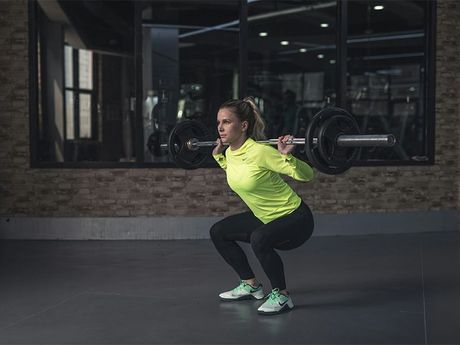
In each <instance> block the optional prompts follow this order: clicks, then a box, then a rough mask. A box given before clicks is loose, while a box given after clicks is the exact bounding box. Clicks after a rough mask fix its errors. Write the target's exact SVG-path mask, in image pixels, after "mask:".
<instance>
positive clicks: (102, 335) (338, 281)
mask: <svg viewBox="0 0 460 345" xmlns="http://www.w3.org/2000/svg"><path fill="white" fill-rule="evenodd" d="M244 248H245V249H247V250H249V247H248V246H247V245H244ZM459 249H460V232H455V233H452V232H451V233H431V234H413V235H378V236H356V237H313V238H312V239H311V240H310V241H309V242H307V244H305V245H304V246H303V247H301V248H298V249H296V250H293V251H290V252H282V254H281V255H282V257H283V258H284V262H285V270H286V275H287V283H288V287H289V288H290V290H291V293H292V296H293V301H294V304H295V305H296V308H295V309H294V310H293V311H291V312H289V313H286V314H282V315H276V316H260V315H258V314H257V312H256V309H257V307H258V306H259V305H260V304H261V302H259V301H241V302H233V303H229V302H220V301H219V300H218V298H217V294H218V293H219V292H221V291H223V290H226V289H229V288H231V287H234V286H235V285H236V284H237V283H238V277H237V276H236V275H235V274H234V273H233V271H231V269H230V268H229V267H227V266H226V264H225V263H224V261H223V260H222V259H221V258H220V257H219V256H218V254H217V252H216V251H215V250H214V248H213V246H212V243H211V242H210V241H208V240H195V241H91V242H90V241H2V242H0V250H1V251H0V253H1V256H0V260H1V262H0V263H1V265H0V344H370V343H372V344H460V327H459V326H460V321H459V320H460V250H459ZM249 259H250V261H251V263H253V267H254V271H255V272H256V274H257V275H258V277H259V278H260V280H262V282H263V283H264V285H265V287H266V288H267V290H268V288H269V285H268V281H267V278H266V277H265V276H264V275H263V273H262V272H261V270H260V267H259V265H258V264H257V262H256V260H255V258H254V256H252V254H250V255H249Z"/></svg>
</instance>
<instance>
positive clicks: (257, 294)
mask: <svg viewBox="0 0 460 345" xmlns="http://www.w3.org/2000/svg"><path fill="white" fill-rule="evenodd" d="M219 297H220V298H221V299H222V300H224V301H240V300H245V299H263V298H264V292H263V290H262V284H259V286H257V287H253V286H252V285H250V284H248V283H245V282H244V281H240V284H239V285H238V286H237V287H236V288H234V289H232V290H230V291H226V292H222V293H221V294H219Z"/></svg>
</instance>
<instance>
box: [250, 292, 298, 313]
mask: <svg viewBox="0 0 460 345" xmlns="http://www.w3.org/2000/svg"><path fill="white" fill-rule="evenodd" d="M292 308H294V304H293V303H292V299H291V297H290V296H285V295H283V294H282V293H280V290H279V289H273V290H272V292H270V294H269V295H268V296H267V300H266V301H265V303H264V304H262V305H261V306H260V307H259V309H257V312H258V313H259V314H263V315H274V314H279V313H282V312H285V311H289V310H291V309H292Z"/></svg>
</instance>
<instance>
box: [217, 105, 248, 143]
mask: <svg viewBox="0 0 460 345" xmlns="http://www.w3.org/2000/svg"><path fill="white" fill-rule="evenodd" d="M247 129H248V122H247V121H243V122H241V121H240V119H238V117H237V116H236V115H235V114H234V113H233V112H232V111H231V110H230V109H228V108H222V109H220V110H219V112H218V113H217V131H218V132H219V136H220V139H221V140H222V142H224V143H228V144H230V145H231V144H232V143H236V142H239V141H241V140H242V139H243V138H244V139H246V131H247Z"/></svg>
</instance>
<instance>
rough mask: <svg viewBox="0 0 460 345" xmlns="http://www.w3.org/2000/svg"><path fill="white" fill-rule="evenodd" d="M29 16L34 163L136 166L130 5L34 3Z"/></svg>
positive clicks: (131, 5) (62, 2) (65, 2)
mask: <svg viewBox="0 0 460 345" xmlns="http://www.w3.org/2000/svg"><path fill="white" fill-rule="evenodd" d="M32 12H33V13H32V14H33V16H32V18H33V21H34V25H35V26H36V29H37V31H38V33H37V36H36V42H35V45H34V47H35V51H34V53H35V54H37V55H36V59H35V60H34V59H32V61H35V63H36V64H35V67H34V70H33V72H36V73H32V74H31V75H34V74H35V76H36V88H33V91H32V92H37V95H36V96H37V97H33V96H32V97H31V99H36V103H37V104H35V109H36V114H35V116H32V128H33V130H34V134H35V136H34V137H35V138H36V141H35V142H34V143H32V145H35V147H36V148H37V149H36V151H35V152H34V151H33V152H34V153H35V154H34V155H32V156H33V157H32V158H33V159H34V161H35V163H59V164H60V165H59V166H62V165H63V164H64V166H65V164H72V165H74V166H75V165H77V166H78V164H79V163H83V162H93V163H94V162H102V161H106V162H124V161H135V145H134V126H135V117H134V113H135V112H134V111H135V108H134V102H133V101H132V100H133V99H134V97H135V88H134V75H135V74H134V71H135V70H134V44H133V42H134V5H133V3H131V2H127V1H114V2H108V1H38V2H36V3H33V8H32ZM33 115H34V114H33Z"/></svg>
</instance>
